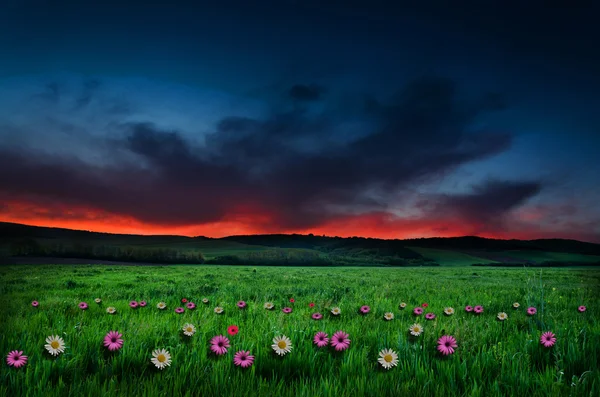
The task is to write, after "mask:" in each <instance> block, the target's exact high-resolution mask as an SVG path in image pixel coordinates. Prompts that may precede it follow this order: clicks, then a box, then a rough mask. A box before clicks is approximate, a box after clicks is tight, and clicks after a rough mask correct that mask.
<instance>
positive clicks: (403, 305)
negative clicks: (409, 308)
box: [398, 302, 406, 309]
mask: <svg viewBox="0 0 600 397" xmlns="http://www.w3.org/2000/svg"><path fill="white" fill-rule="evenodd" d="M398 307H399V308H400V309H404V308H405V307H406V303H404V302H402V303H401V304H400V305H398Z"/></svg>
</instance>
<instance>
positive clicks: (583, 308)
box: [577, 305, 586, 313]
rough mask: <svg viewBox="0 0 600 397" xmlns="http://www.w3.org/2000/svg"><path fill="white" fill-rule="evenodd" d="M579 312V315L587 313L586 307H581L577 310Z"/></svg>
mask: <svg viewBox="0 0 600 397" xmlns="http://www.w3.org/2000/svg"><path fill="white" fill-rule="evenodd" d="M577 310H579V313H583V312H584V311H586V307H585V306H583V305H581V306H579V307H578V308H577Z"/></svg>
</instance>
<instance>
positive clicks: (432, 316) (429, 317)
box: [425, 313, 435, 320]
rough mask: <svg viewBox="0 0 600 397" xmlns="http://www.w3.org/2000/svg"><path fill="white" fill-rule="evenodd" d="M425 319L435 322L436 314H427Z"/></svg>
mask: <svg viewBox="0 0 600 397" xmlns="http://www.w3.org/2000/svg"><path fill="white" fill-rule="evenodd" d="M425 318H426V319H427V320H433V319H434V318H435V314H433V313H427V314H426V315H425Z"/></svg>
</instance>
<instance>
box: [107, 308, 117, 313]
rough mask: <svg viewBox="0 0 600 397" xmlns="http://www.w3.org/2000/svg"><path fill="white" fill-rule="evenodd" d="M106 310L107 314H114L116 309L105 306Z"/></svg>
mask: <svg viewBox="0 0 600 397" xmlns="http://www.w3.org/2000/svg"><path fill="white" fill-rule="evenodd" d="M106 312H107V313H108V314H115V313H116V312H117V309H115V308H114V307H112V306H109V307H107V308H106Z"/></svg>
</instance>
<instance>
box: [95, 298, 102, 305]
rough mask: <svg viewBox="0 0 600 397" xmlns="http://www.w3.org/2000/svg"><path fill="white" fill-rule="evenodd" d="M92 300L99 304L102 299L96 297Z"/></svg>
mask: <svg viewBox="0 0 600 397" xmlns="http://www.w3.org/2000/svg"><path fill="white" fill-rule="evenodd" d="M94 302H96V303H97V304H100V303H102V299H100V298H96V299H94Z"/></svg>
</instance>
